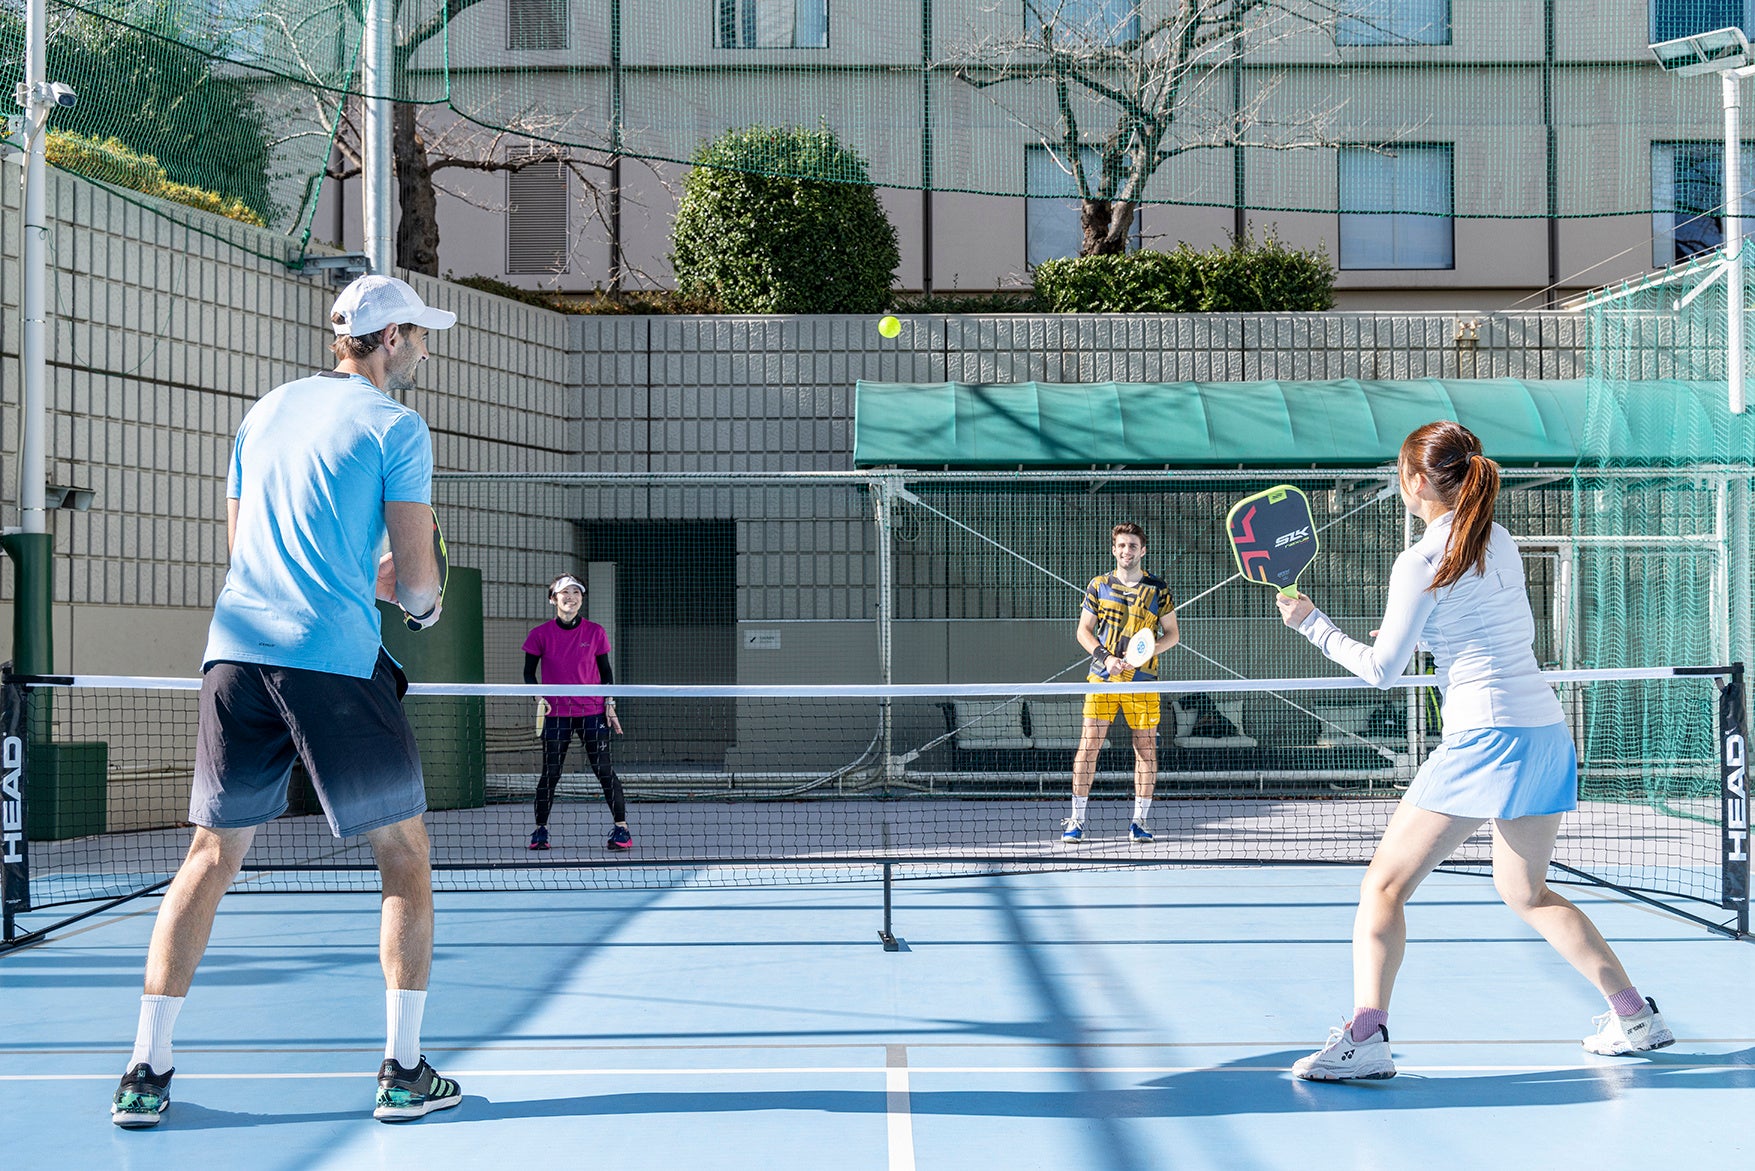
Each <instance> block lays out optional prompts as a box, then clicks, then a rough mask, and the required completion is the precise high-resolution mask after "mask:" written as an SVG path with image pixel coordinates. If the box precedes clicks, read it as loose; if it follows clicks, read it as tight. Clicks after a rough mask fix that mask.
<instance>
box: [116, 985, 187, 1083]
mask: <svg viewBox="0 0 1755 1171" xmlns="http://www.w3.org/2000/svg"><path fill="white" fill-rule="evenodd" d="M181 1011H183V998H182V997H181V996H142V997H141V998H140V1026H139V1028H137V1029H135V1031H134V1055H133V1056H132V1057H130V1058H128V1068H129V1069H133V1068H134V1067H135V1066H136V1065H139V1064H140V1063H141V1062H142V1061H144V1062H146V1064H148V1065H150V1066H152V1072H153V1073H156V1074H166V1073H169V1072H170V1071H171V1060H172V1058H171V1030H172V1029H173V1028H174V1027H176V1024H177V1014H178V1013H179V1012H181Z"/></svg>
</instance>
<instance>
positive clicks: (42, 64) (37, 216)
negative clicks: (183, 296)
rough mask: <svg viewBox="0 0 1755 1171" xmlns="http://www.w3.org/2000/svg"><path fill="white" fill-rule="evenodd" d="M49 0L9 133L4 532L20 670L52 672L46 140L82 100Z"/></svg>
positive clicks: (31, 29) (33, 13)
mask: <svg viewBox="0 0 1755 1171" xmlns="http://www.w3.org/2000/svg"><path fill="white" fill-rule="evenodd" d="M47 30H48V0H29V2H28V3H27V4H26V5H25V44H24V80H23V81H21V82H19V83H18V84H17V85H16V86H15V87H14V89H13V99H14V100H15V101H16V102H17V103H18V105H19V106H20V107H22V108H23V110H24V114H23V115H22V116H21V117H18V118H16V119H14V120H12V122H11V125H13V126H16V131H15V133H13V134H9V135H8V136H7V137H8V139H9V140H13V141H16V142H17V144H18V145H19V146H20V147H21V148H22V149H23V152H24V159H23V162H24V192H23V206H22V208H21V209H20V210H22V211H23V213H24V214H23V215H22V216H20V217H19V218H20V223H19V232H20V237H21V239H20V245H19V282H18V283H19V286H20V289H19V299H18V308H19V317H20V319H21V321H20V324H21V326H22V328H21V329H20V330H19V347H18V367H19V380H20V381H21V382H22V383H23V387H22V394H21V395H20V398H19V403H20V411H19V414H20V423H21V426H20V429H19V432H20V433H19V439H18V511H19V520H18V524H17V526H16V527H10V528H7V529H6V530H5V532H4V534H0V546H3V547H4V548H5V550H6V554H7V556H9V557H11V558H12V560H13V563H14V567H15V572H14V578H13V582H14V587H15V589H16V593H17V596H16V597H15V598H14V600H13V615H12V631H13V636H12V663H13V669H14V670H16V671H17V672H18V673H19V674H22V675H30V674H52V673H53V672H54V670H55V651H54V643H53V637H52V628H51V626H50V620H49V611H50V607H51V605H52V601H53V591H54V572H53V568H52V561H51V557H52V554H53V552H54V538H53V537H52V536H50V535H49V531H48V527H49V526H48V516H47V511H46V509H45V507H44V493H45V489H46V487H47V485H46V484H45V482H44V481H45V469H46V468H47V466H48V464H47V455H46V451H45V444H46V442H47V423H46V419H47V416H48V355H49V348H48V347H49V330H48V317H49V311H48V294H47V284H48V267H49V209H48V197H47V183H48V180H47V176H46V174H45V172H44V168H45V166H46V156H45V144H46V141H47V134H48V130H47V123H48V118H49V113H50V112H51V111H53V110H55V109H58V108H59V109H71V108H72V106H73V105H74V103H76V102H77V101H78V100H79V99H78V96H77V95H76V94H75V93H74V92H73V90H72V89H71V88H70V87H69V86H66V85H63V84H61V83H60V82H52V81H49V80H48V78H47V76H46V73H47V65H48V31H47Z"/></svg>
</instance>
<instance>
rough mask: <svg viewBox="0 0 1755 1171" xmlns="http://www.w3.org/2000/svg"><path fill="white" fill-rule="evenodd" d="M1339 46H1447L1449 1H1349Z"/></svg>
mask: <svg viewBox="0 0 1755 1171" xmlns="http://www.w3.org/2000/svg"><path fill="white" fill-rule="evenodd" d="M1341 11H1342V12H1343V13H1344V15H1343V16H1342V17H1341V19H1340V21H1339V23H1337V24H1336V25H1335V43H1336V44H1340V45H1448V44H1450V0H1346V3H1345V4H1344V5H1343V6H1342V9H1341Z"/></svg>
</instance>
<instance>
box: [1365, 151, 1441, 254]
mask: <svg viewBox="0 0 1755 1171" xmlns="http://www.w3.org/2000/svg"><path fill="white" fill-rule="evenodd" d="M1451 163H1452V160H1451V148H1450V147H1449V146H1447V145H1428V146H1401V145H1398V146H1393V147H1383V148H1380V149H1371V148H1367V147H1362V146H1348V147H1342V148H1341V151H1340V167H1341V175H1340V179H1341V183H1340V194H1341V200H1340V202H1341V267H1342V268H1455V267H1456V241H1455V234H1454V233H1453V231H1452V221H1451V212H1452V210H1453V206H1454V205H1453V202H1452V189H1451Z"/></svg>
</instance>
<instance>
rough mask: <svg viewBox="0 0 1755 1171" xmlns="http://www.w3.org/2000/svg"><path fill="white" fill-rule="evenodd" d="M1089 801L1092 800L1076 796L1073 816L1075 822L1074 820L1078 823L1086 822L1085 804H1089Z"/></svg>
mask: <svg viewBox="0 0 1755 1171" xmlns="http://www.w3.org/2000/svg"><path fill="white" fill-rule="evenodd" d="M1089 800H1090V798H1089V797H1077V796H1075V797H1074V798H1073V815H1072V819H1073V820H1074V821H1078V822H1083V821H1084V820H1085V802H1087V801H1089Z"/></svg>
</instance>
